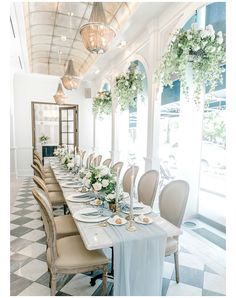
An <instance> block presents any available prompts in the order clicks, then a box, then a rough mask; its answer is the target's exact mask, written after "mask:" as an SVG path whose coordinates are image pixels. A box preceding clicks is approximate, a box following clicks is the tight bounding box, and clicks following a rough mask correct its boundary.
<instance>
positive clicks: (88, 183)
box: [83, 177, 90, 188]
mask: <svg viewBox="0 0 236 298" xmlns="http://www.w3.org/2000/svg"><path fill="white" fill-rule="evenodd" d="M83 184H84V186H85V187H87V188H90V180H89V179H86V177H84V179H83Z"/></svg>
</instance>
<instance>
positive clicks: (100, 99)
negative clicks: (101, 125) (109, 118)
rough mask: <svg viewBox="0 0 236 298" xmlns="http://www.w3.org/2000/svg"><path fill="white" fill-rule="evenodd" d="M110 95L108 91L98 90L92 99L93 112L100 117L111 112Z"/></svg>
mask: <svg viewBox="0 0 236 298" xmlns="http://www.w3.org/2000/svg"><path fill="white" fill-rule="evenodd" d="M111 110H112V97H111V92H110V91H99V92H98V93H97V95H96V96H95V97H94V99H93V112H94V113H95V114H97V115H99V117H100V118H102V116H103V115H109V114H111Z"/></svg>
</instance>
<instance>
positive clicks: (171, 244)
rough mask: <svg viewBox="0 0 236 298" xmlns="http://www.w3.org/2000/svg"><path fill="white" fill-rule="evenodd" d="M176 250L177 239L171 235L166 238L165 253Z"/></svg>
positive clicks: (169, 253)
mask: <svg viewBox="0 0 236 298" xmlns="http://www.w3.org/2000/svg"><path fill="white" fill-rule="evenodd" d="M176 251H178V240H176V239H175V238H173V237H170V238H167V241H166V251H165V255H166V256H169V255H171V254H173V253H175V252H176Z"/></svg>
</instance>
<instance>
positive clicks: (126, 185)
mask: <svg viewBox="0 0 236 298" xmlns="http://www.w3.org/2000/svg"><path fill="white" fill-rule="evenodd" d="M133 169H134V172H133V173H132V171H133ZM138 171H139V167H138V166H134V168H133V167H130V168H128V169H127V170H126V172H125V174H124V176H123V181H122V185H123V191H125V192H128V193H129V194H130V192H131V189H130V188H131V177H132V174H133V175H134V181H133V183H134V184H133V185H135V180H136V177H137V174H138Z"/></svg>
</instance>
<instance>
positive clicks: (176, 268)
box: [174, 251, 179, 284]
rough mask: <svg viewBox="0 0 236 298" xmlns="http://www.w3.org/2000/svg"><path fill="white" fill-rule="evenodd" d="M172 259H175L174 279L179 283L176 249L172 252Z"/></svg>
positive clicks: (177, 253)
mask: <svg viewBox="0 0 236 298" xmlns="http://www.w3.org/2000/svg"><path fill="white" fill-rule="evenodd" d="M174 259H175V279H176V282H177V284H178V283H179V252H178V251H176V252H175V253H174Z"/></svg>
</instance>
